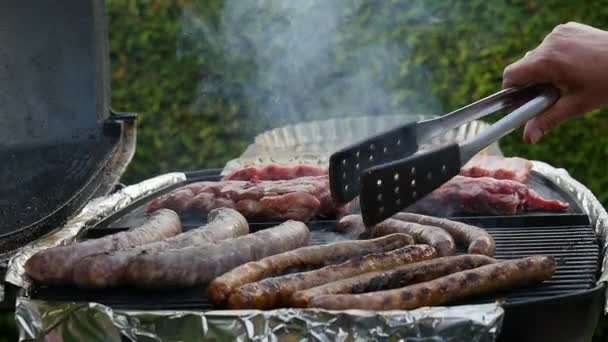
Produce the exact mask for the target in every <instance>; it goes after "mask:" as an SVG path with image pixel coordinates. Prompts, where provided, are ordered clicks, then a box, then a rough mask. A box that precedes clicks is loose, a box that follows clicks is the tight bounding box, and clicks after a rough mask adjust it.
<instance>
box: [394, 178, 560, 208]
mask: <svg viewBox="0 0 608 342" xmlns="http://www.w3.org/2000/svg"><path fill="white" fill-rule="evenodd" d="M568 206H569V205H568V203H564V202H560V201H557V200H549V199H545V198H543V197H541V196H540V195H539V194H538V193H537V192H536V191H534V190H532V189H530V188H528V187H527V186H526V185H525V184H522V183H519V182H516V181H512V180H507V179H494V178H490V177H480V178H471V177H463V176H456V177H454V178H452V179H451V180H450V181H448V182H447V183H445V184H444V185H442V186H441V187H439V188H438V189H437V190H435V191H433V192H432V193H430V194H428V195H427V196H425V197H424V198H422V199H421V200H419V201H418V202H416V203H414V204H413V205H411V206H409V207H408V208H406V209H404V210H403V211H405V212H413V213H419V214H426V215H431V216H440V217H441V216H443V217H445V216H450V215H453V214H457V213H458V214H479V215H515V214H520V213H522V212H524V211H552V212H563V211H566V210H568Z"/></svg>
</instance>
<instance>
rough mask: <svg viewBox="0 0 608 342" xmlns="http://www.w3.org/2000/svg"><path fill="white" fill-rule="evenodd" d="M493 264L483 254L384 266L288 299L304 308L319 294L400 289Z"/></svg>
mask: <svg viewBox="0 0 608 342" xmlns="http://www.w3.org/2000/svg"><path fill="white" fill-rule="evenodd" d="M494 262H496V260H495V259H493V258H490V257H487V256H484V255H466V254H465V255H458V256H449V257H441V258H437V259H431V260H425V261H420V262H416V263H412V264H407V265H403V266H398V267H395V268H389V267H386V268H385V270H383V271H376V272H369V273H363V274H360V275H357V276H354V277H350V278H343V279H338V280H336V281H332V282H329V283H326V284H324V285H320V286H316V287H311V288H308V289H305V290H300V291H297V292H295V293H294V294H293V296H292V297H291V305H292V306H295V307H300V308H305V307H308V306H309V303H310V300H311V299H312V298H313V297H317V296H321V295H328V294H349V293H350V294H356V293H365V292H374V291H381V290H389V289H395V288H400V287H404V286H406V285H411V284H416V283H421V282H424V281H429V280H433V279H436V278H439V277H443V276H446V275H448V274H452V273H456V272H460V271H464V270H469V269H473V268H477V267H480V266H483V265H488V264H492V263H494Z"/></svg>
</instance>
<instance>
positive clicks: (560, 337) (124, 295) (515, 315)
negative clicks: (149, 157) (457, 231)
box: [32, 170, 603, 341]
mask: <svg viewBox="0 0 608 342" xmlns="http://www.w3.org/2000/svg"><path fill="white" fill-rule="evenodd" d="M218 173H219V170H202V171H198V172H194V173H190V174H189V180H188V181H186V182H185V183H190V182H195V181H201V180H217V179H219V174H218ZM530 183H531V186H532V187H533V188H534V189H535V190H537V191H538V192H540V193H543V194H544V195H545V196H551V197H552V198H556V199H559V200H562V201H566V202H569V203H571V205H572V208H571V209H570V211H569V212H567V213H562V214H555V213H544V212H538V213H529V214H525V215H516V216H455V217H451V219H454V220H457V221H462V222H465V223H470V224H475V225H478V226H481V227H484V228H485V229H486V230H487V231H488V232H490V233H491V234H492V236H494V238H495V239H496V243H497V248H496V258H497V259H500V260H505V259H513V258H519V257H525V256H529V255H534V254H543V255H551V256H554V257H555V258H556V260H557V263H558V268H557V271H556V273H555V275H554V276H553V278H551V279H550V280H548V281H546V282H544V283H542V284H540V285H536V286H531V287H526V288H522V289H516V290H513V291H508V292H504V293H498V294H494V295H492V296H486V297H483V298H475V299H473V300H468V301H466V302H460V303H452V304H454V305H456V304H482V303H490V302H493V301H495V300H497V299H500V300H503V301H504V304H503V306H504V308H505V310H506V314H505V319H504V323H503V330H502V334H501V337H500V339H501V340H503V341H539V340H550V341H586V340H589V339H590V338H591V336H592V334H593V331H594V328H595V325H596V324H597V320H598V319H599V316H600V311H601V305H600V303H601V301H602V296H603V291H602V290H603V286H596V281H597V278H598V273H599V271H600V268H599V263H600V247H599V243H598V240H597V238H596V235H595V231H594V229H593V227H592V226H591V225H590V222H589V219H588V217H587V215H585V214H583V213H582V212H581V210H580V208H579V207H578V206H577V205H576V202H575V201H574V200H573V199H572V198H570V197H569V196H568V195H567V194H566V193H564V192H563V191H561V190H560V189H559V188H558V187H557V186H555V184H553V183H551V182H550V181H549V180H547V179H545V178H544V177H543V176H542V175H540V174H538V173H535V174H533V176H532V179H531V182H530ZM175 187H177V185H176V186H173V187H171V188H167V189H164V190H163V191H160V192H158V193H155V194H153V195H151V196H148V197H147V198H143V199H142V200H141V201H138V202H136V203H134V204H133V205H131V206H129V207H127V208H125V209H123V210H121V211H118V212H116V213H115V214H114V215H112V216H110V217H108V218H107V219H105V220H104V221H102V222H100V223H99V224H98V225H97V226H95V227H94V228H93V229H90V230H88V231H87V235H86V237H87V238H96V237H101V236H105V235H108V234H111V233H115V232H118V231H123V230H126V229H129V228H131V227H134V226H136V225H138V224H140V223H142V222H143V221H144V219H145V214H144V208H145V204H146V203H147V202H148V201H149V200H150V199H151V198H154V197H156V196H158V195H159V194H161V193H166V192H167V191H169V190H170V189H172V188H175ZM182 220H183V222H184V224H185V229H186V230H188V229H193V228H196V227H199V226H200V225H201V224H203V223H204V222H205V221H204V215H203V214H201V213H195V214H192V213H190V214H188V213H187V214H184V215H183V217H182ZM275 224H278V223H277V222H259V223H252V224H251V229H252V230H254V231H255V230H259V229H264V228H267V227H270V226H273V225H275ZM309 227H310V229H311V231H312V238H311V239H312V243H313V244H323V243H329V242H333V241H336V240H338V239H344V238H346V237H345V236H343V235H341V234H339V233H337V232H336V230H335V228H336V221H333V220H326V221H311V222H310V223H309ZM463 252H464V250H460V251H459V253H463ZM205 293H206V292H205V291H204V290H203V289H201V288H190V289H184V290H180V291H151V292H142V291H138V290H133V289H128V288H122V289H112V290H81V289H75V288H66V287H47V288H38V289H36V291H35V292H33V293H32V298H34V299H42V300H47V301H82V302H98V303H102V304H105V305H108V306H109V307H112V308H116V309H133V310H159V309H175V310H211V309H213V307H212V306H211V304H210V303H209V301H208V299H207V297H206V295H205Z"/></svg>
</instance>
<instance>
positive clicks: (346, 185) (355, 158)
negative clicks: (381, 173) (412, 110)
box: [329, 122, 418, 204]
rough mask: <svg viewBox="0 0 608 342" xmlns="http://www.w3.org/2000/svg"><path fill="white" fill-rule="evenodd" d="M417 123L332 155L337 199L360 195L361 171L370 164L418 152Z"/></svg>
mask: <svg viewBox="0 0 608 342" xmlns="http://www.w3.org/2000/svg"><path fill="white" fill-rule="evenodd" d="M416 125H417V123H416V122H412V123H408V124H406V125H403V126H400V127H398V128H395V129H393V130H391V131H388V132H383V133H382V134H378V135H375V136H373V137H371V138H369V139H366V140H363V141H361V142H359V143H357V144H354V145H350V146H348V147H345V148H343V149H342V150H340V151H338V152H335V153H334V154H333V155H332V156H331V157H330V159H329V185H330V189H331V194H332V197H333V199H334V201H336V202H337V203H340V204H344V203H348V202H350V201H351V200H353V199H354V198H355V197H357V196H358V195H359V191H360V189H361V185H360V184H361V175H362V173H363V171H364V170H366V169H368V168H369V167H371V166H374V165H380V164H385V163H388V162H391V161H394V160H397V159H399V158H403V157H404V156H409V155H411V154H413V153H415V152H416V151H417V150H418V143H417V139H416Z"/></svg>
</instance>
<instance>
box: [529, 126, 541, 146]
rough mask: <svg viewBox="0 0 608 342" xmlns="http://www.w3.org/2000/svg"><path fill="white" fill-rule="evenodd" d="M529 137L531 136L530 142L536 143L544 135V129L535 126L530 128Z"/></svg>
mask: <svg viewBox="0 0 608 342" xmlns="http://www.w3.org/2000/svg"><path fill="white" fill-rule="evenodd" d="M528 137H530V142H531V143H532V144H536V143H537V142H538V141H539V140H540V138H542V137H543V131H542V130H540V129H538V128H533V129H532V130H530V134H529V135H528Z"/></svg>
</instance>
